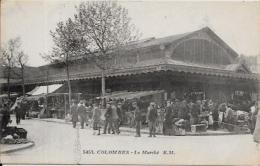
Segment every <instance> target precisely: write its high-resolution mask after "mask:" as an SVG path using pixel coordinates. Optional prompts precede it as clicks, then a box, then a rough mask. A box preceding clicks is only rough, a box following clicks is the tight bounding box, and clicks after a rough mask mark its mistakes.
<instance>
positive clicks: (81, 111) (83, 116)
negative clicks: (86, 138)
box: [78, 100, 87, 129]
mask: <svg viewBox="0 0 260 166" xmlns="http://www.w3.org/2000/svg"><path fill="white" fill-rule="evenodd" d="M78 114H79V117H80V125H81V129H84V124H85V122H86V116H87V109H86V107H85V106H84V102H83V101H82V100H81V101H80V103H79V105H78Z"/></svg>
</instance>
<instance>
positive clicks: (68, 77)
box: [65, 64, 71, 115]
mask: <svg viewBox="0 0 260 166" xmlns="http://www.w3.org/2000/svg"><path fill="white" fill-rule="evenodd" d="M66 74H67V84H68V88H69V109H70V106H71V84H70V73H69V64H66ZM70 112H71V110H70ZM65 115H66V110H65Z"/></svg>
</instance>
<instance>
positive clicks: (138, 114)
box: [132, 101, 142, 137]
mask: <svg viewBox="0 0 260 166" xmlns="http://www.w3.org/2000/svg"><path fill="white" fill-rule="evenodd" d="M132 106H133V108H134V119H135V124H136V135H135V137H141V123H142V112H141V110H140V108H139V107H138V105H137V102H136V101H135V102H133V104H132Z"/></svg>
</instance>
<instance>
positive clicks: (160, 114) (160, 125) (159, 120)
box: [157, 106, 164, 133]
mask: <svg viewBox="0 0 260 166" xmlns="http://www.w3.org/2000/svg"><path fill="white" fill-rule="evenodd" d="M157 112H158V118H157V129H158V130H157V131H158V133H163V121H164V110H163V109H162V108H161V107H160V106H158V108H157Z"/></svg>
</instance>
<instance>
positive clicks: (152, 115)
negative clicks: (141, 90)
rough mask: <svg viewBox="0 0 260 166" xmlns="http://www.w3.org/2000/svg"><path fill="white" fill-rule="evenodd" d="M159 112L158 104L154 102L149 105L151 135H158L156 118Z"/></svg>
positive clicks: (148, 114)
mask: <svg viewBox="0 0 260 166" xmlns="http://www.w3.org/2000/svg"><path fill="white" fill-rule="evenodd" d="M157 117H158V114H157V109H156V104H155V103H154V102H151V103H150V106H149V107H148V112H147V121H148V126H149V137H156V136H155V131H156V128H155V127H156V120H157Z"/></svg>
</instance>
